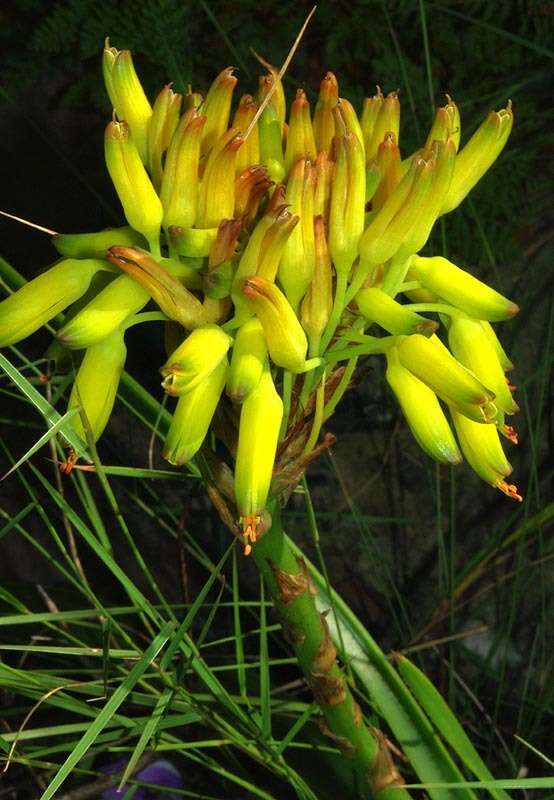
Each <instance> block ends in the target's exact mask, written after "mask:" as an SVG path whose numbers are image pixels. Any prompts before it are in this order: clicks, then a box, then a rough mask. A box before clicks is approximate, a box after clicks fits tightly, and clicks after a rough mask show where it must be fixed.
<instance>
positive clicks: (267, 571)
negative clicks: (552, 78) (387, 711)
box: [253, 506, 410, 800]
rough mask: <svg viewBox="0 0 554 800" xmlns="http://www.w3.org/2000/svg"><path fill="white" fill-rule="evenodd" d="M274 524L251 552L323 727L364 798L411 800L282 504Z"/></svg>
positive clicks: (274, 513)
mask: <svg viewBox="0 0 554 800" xmlns="http://www.w3.org/2000/svg"><path fill="white" fill-rule="evenodd" d="M271 511H272V517H273V522H272V526H271V528H270V529H269V530H268V531H267V532H266V533H264V534H263V536H261V537H260V538H259V539H258V541H257V542H256V544H255V545H254V548H253V557H254V561H255V562H256V565H257V566H258V569H259V570H260V572H261V574H262V576H263V578H264V581H265V583H266V586H267V588H268V590H269V592H270V594H271V596H272V598H273V602H274V604H275V607H276V610H277V612H278V614H279V616H280V619H281V624H282V627H283V631H284V634H285V636H286V639H287V641H288V642H289V643H290V645H291V647H292V648H293V650H294V653H295V655H296V657H297V659H298V663H299V665H300V668H301V669H302V672H303V673H304V676H305V678H306V680H307V682H308V684H309V686H310V688H311V690H312V692H313V694H314V698H315V700H316V702H317V703H318V705H319V707H320V709H321V712H322V714H323V716H324V719H325V728H324V729H325V731H326V732H327V733H328V735H329V736H330V737H331V738H332V739H333V741H334V742H335V743H336V744H337V746H338V747H339V749H340V750H341V751H342V752H343V754H344V756H345V758H347V759H348V761H349V762H350V764H351V766H352V769H353V771H354V774H355V776H356V779H357V782H358V795H357V796H359V797H360V798H368V799H369V798H375V800H408V799H409V797H410V795H409V793H408V792H407V790H406V789H404V788H403V786H402V782H403V781H402V778H401V776H400V774H399V773H398V771H397V770H396V768H395V766H394V764H393V762H392V759H391V756H390V753H389V750H388V748H387V746H386V742H385V739H384V737H383V736H382V734H381V733H380V732H379V731H377V730H375V729H370V728H368V727H367V726H366V725H365V724H364V721H363V717H362V713H361V709H360V707H359V706H358V704H357V702H356V701H355V699H354V697H353V696H352V693H351V691H350V688H349V686H348V684H347V681H346V678H345V676H344V674H343V671H342V669H341V668H340V667H339V665H338V663H337V660H336V650H335V648H334V646H333V643H332V641H331V638H330V636H329V630H328V627H327V623H326V622H325V616H324V615H322V614H320V612H319V611H318V610H317V609H316V606H315V603H314V597H313V594H312V585H311V583H310V580H309V578H308V573H307V571H306V566H305V564H304V562H303V560H302V559H298V558H297V557H296V555H295V554H294V552H293V550H292V548H291V547H290V545H289V543H288V541H287V539H286V536H285V534H284V532H283V529H282V528H281V522H280V516H279V509H278V508H277V507H276V506H275V507H274V508H272V509H271Z"/></svg>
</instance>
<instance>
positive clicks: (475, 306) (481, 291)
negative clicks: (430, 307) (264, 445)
mask: <svg viewBox="0 0 554 800" xmlns="http://www.w3.org/2000/svg"><path fill="white" fill-rule="evenodd" d="M410 272H411V275H412V276H413V277H414V278H415V279H416V280H419V281H420V282H421V284H422V285H423V286H424V288H426V289H429V290H430V291H432V292H434V293H435V294H438V295H439V296H440V297H443V298H444V299H445V300H447V301H448V302H449V303H451V304H452V305H453V306H454V307H455V308H460V309H461V310H462V311H465V312H466V314H469V315H470V316H472V317H476V318H477V319H482V320H489V321H491V322H495V321H500V320H504V319H509V318H510V317H513V316H514V315H515V314H517V312H518V311H519V307H518V306H517V305H516V304H515V303H512V302H511V301H510V300H508V299H507V298H506V297H503V295H501V294H499V293H498V292H496V291H495V290H494V289H491V288H490V286H487V285H486V284H485V283H483V282H482V281H480V280H478V279H477V278H474V277H473V275H470V274H469V273H468V272H466V271H465V270H463V269H460V268H459V267H457V266H456V265H455V264H453V263H452V262H451V261H448V259H446V258H443V257H442V256H434V257H433V258H423V257H422V256H414V257H413V258H412V260H411V262H410Z"/></svg>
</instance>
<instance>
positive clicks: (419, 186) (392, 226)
mask: <svg viewBox="0 0 554 800" xmlns="http://www.w3.org/2000/svg"><path fill="white" fill-rule="evenodd" d="M431 180H432V172H431V162H428V161H424V160H423V159H422V158H419V157H417V158H415V159H414V160H413V162H412V164H411V166H410V169H409V171H408V172H407V173H406V175H405V176H404V178H403V179H402V180H401V181H400V183H399V184H398V186H397V187H396V189H395V190H394V191H393V193H392V194H391V195H390V197H388V199H387V200H386V202H385V204H384V205H383V207H382V208H381V209H380V210H379V211H378V212H377V214H376V216H375V217H374V218H373V219H372V221H371V223H370V224H369V227H368V228H367V229H366V230H365V232H364V234H363V236H362V238H361V240H360V246H359V249H360V270H363V269H365V270H368V269H370V268H371V267H373V266H375V265H377V264H382V263H384V262H385V261H388V260H389V259H390V258H392V257H393V256H394V255H395V253H396V252H397V251H398V250H399V249H400V247H401V245H402V243H403V242H404V240H405V238H406V236H407V235H408V233H409V232H410V230H411V228H412V226H413V224H414V222H415V220H416V219H417V216H418V214H419V210H420V206H421V203H422V201H423V198H424V197H425V196H426V195H427V194H428V192H429V188H430V186H431Z"/></svg>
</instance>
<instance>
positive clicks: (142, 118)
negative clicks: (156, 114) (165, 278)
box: [102, 39, 152, 227]
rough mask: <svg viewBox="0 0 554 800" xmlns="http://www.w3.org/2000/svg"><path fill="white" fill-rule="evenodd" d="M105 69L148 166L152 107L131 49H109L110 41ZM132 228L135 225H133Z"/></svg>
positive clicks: (116, 102)
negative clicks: (135, 65)
mask: <svg viewBox="0 0 554 800" xmlns="http://www.w3.org/2000/svg"><path fill="white" fill-rule="evenodd" d="M102 68H103V72H104V82H105V84H106V89H107V91H108V95H109V98H110V102H111V104H112V106H113V108H114V109H115V113H116V114H117V116H118V118H119V119H120V120H121V121H125V122H126V123H127V125H128V126H129V127H130V129H131V135H132V137H133V142H134V144H135V146H136V148H137V150H138V153H139V155H140V158H141V160H142V163H143V164H146V163H147V159H148V126H149V124H150V118H151V117H152V108H151V106H150V103H149V102H148V100H147V98H146V95H145V94H144V89H143V88H142V86H141V83H140V81H139V79H138V76H137V73H136V72H135V67H134V65H133V57H132V56H131V52H130V50H117V49H116V48H115V47H110V41H109V39H106V44H105V46H104V56H103V60H102ZM131 224H132V223H131ZM133 227H135V226H134V225H133Z"/></svg>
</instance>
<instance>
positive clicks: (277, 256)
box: [256, 208, 311, 282]
mask: <svg viewBox="0 0 554 800" xmlns="http://www.w3.org/2000/svg"><path fill="white" fill-rule="evenodd" d="M299 227H300V226H299V225H298V217H297V216H296V215H295V214H291V213H290V211H288V210H287V209H286V208H285V209H283V210H282V211H280V212H279V213H278V214H277V216H276V217H275V221H274V222H273V223H272V224H271V225H270V226H269V228H268V229H267V231H266V233H265V235H264V238H263V240H262V243H261V245H260V251H259V254H258V268H257V270H256V275H259V276H260V277H261V278H265V279H266V280H268V281H272V282H273V281H275V277H276V275H277V270H280V268H281V265H282V258H283V257H284V252H285V251H286V248H287V246H288V244H289V242H290V239H291V236H292V235H294V232H295V231H296V230H297V229H298V228H299ZM308 266H309V264H308ZM306 269H307V268H306ZM310 277H311V276H310Z"/></svg>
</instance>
